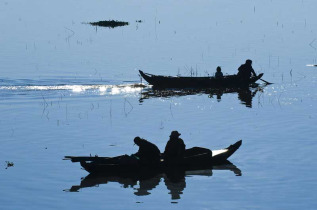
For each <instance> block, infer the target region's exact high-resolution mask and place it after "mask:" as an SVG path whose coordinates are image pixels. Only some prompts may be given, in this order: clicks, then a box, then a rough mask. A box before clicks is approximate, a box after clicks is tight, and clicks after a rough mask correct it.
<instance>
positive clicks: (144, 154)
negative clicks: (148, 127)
mask: <svg viewBox="0 0 317 210" xmlns="http://www.w3.org/2000/svg"><path fill="white" fill-rule="evenodd" d="M134 143H135V144H136V145H138V146H139V151H138V152H137V153H135V154H134V155H135V156H137V157H138V158H139V160H140V163H141V164H145V165H147V164H158V163H159V162H160V155H161V152H160V150H159V148H157V146H156V145H155V144H153V143H151V142H149V141H147V140H145V139H141V138H140V137H138V136H137V137H135V138H134Z"/></svg>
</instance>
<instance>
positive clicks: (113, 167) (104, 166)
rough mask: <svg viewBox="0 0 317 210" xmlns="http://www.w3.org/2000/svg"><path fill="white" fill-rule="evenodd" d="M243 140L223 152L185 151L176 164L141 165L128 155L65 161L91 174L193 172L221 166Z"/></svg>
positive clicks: (198, 148)
mask: <svg viewBox="0 0 317 210" xmlns="http://www.w3.org/2000/svg"><path fill="white" fill-rule="evenodd" d="M241 144H242V140H240V141H237V142H236V143H234V144H232V145H230V146H229V147H227V148H225V149H221V150H213V151H211V150H209V149H206V148H201V147H193V148H190V149H187V150H186V151H185V155H184V158H183V159H182V160H181V161H177V162H175V163H171V162H166V161H165V160H164V159H163V158H162V159H161V161H160V163H158V164H157V165H143V164H142V165H141V164H140V163H139V161H138V160H137V159H136V158H133V155H132V156H128V155H122V156H117V157H90V156H65V158H64V160H71V161H72V162H80V165H81V166H82V167H83V168H84V169H85V170H86V171H88V172H89V173H110V172H113V173H118V174H121V173H127V172H131V171H139V170H141V171H142V170H151V171H164V170H167V169H168V168H182V169H184V170H192V169H197V168H202V167H207V166H214V165H221V164H224V163H226V162H227V159H228V158H229V157H230V156H231V155H232V154H233V153H234V152H235V151H237V150H238V149H239V147H240V146H241Z"/></svg>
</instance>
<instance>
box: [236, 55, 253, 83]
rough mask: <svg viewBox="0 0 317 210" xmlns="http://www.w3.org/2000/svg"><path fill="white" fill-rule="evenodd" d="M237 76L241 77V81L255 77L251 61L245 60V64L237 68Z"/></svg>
mask: <svg viewBox="0 0 317 210" xmlns="http://www.w3.org/2000/svg"><path fill="white" fill-rule="evenodd" d="M238 71H239V72H238V76H239V77H241V78H242V79H243V80H245V79H246V80H247V79H250V77H251V76H253V77H256V73H255V71H254V69H253V68H252V60H249V59H248V60H246V61H245V64H242V65H241V66H240V67H239V68H238Z"/></svg>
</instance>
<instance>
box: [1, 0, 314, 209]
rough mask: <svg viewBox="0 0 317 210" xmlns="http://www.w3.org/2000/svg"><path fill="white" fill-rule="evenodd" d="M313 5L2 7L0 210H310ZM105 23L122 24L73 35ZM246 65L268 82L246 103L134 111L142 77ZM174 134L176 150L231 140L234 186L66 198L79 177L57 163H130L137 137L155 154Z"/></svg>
mask: <svg viewBox="0 0 317 210" xmlns="http://www.w3.org/2000/svg"><path fill="white" fill-rule="evenodd" d="M316 6H317V3H316V2H315V1H313V0H310V1H308V0H303V1H288V2H287V3H286V2H281V1H274V0H265V1H258V0H254V1H243V2H236V1H230V0H226V1H217V0H216V1H187V2H180V1H165V2H156V1H136V0H135V1H129V2H126V1H106V2H104V1H89V2H87V1H67V2H64V1H54V2H47V1H38V0H32V1H19V0H13V1H2V0H0V28H1V36H0V46H1V47H0V186H1V188H0V207H1V208H0V209H15V210H16V209H87V208H93V209H162V208H165V209H172V208H173V209H174V208H177V209H193V208H196V209H299V208H302V209H315V206H316V204H317V194H316V191H317V184H316V183H317V178H316V177H317V169H316V168H317V167H316V166H317V165H316V160H317V156H316V153H315V151H316V149H317V144H316V135H317V130H316V124H317V120H316V119H317V118H316V117H317V116H316V106H317V93H316V86H317V85H316V84H317V76H316V72H317V69H316V67H313V66H310V64H316V63H317V62H316V58H317V51H316V48H317V32H316V28H317V21H316V20H317V18H316V11H315V8H316ZM111 19H115V20H122V21H128V22H129V25H128V26H124V27H118V28H114V29H109V28H101V27H97V28H96V27H93V26H90V25H88V24H83V23H87V22H94V21H100V20H111ZM137 20H142V22H141V23H139V22H136V21H137ZM245 59H252V60H253V67H254V69H255V71H256V72H257V73H260V72H263V73H264V77H263V79H265V80H267V81H270V82H273V83H274V84H272V85H268V86H266V85H265V84H264V83H263V82H260V83H261V84H260V86H259V87H254V88H251V89H250V91H251V92H253V93H254V96H253V97H252V103H251V104H248V103H246V102H245V101H243V100H241V99H240V98H241V96H239V93H237V92H233V93H224V94H223V95H222V96H221V99H217V96H216V95H212V97H211V96H210V95H208V94H204V93H199V94H193V95H184V96H177V95H171V96H168V97H153V96H150V97H148V98H146V97H145V98H144V96H146V95H145V94H146V93H147V92H149V91H151V87H150V86H148V85H147V84H146V83H145V82H144V81H142V82H143V83H144V85H145V87H144V88H142V87H139V86H137V87H136V86H135V84H139V83H140V82H141V80H140V77H139V75H138V70H139V69H142V70H144V71H145V72H149V73H153V74H162V75H177V74H180V75H190V73H191V72H195V73H196V72H197V75H200V76H205V75H212V74H214V72H215V69H216V67H217V66H218V65H220V66H221V67H222V70H223V72H224V73H225V74H234V73H236V72H237V70H236V69H237V68H238V67H239V66H240V65H241V64H242V63H244V61H245ZM172 130H178V131H179V132H180V133H181V134H182V135H181V137H182V139H184V141H185V144H186V147H187V148H189V147H193V146H201V147H207V148H210V149H221V148H224V147H227V146H228V145H230V144H232V143H234V142H235V141H237V140H239V139H242V140H243V144H242V146H241V148H240V149H239V150H238V151H237V152H236V153H235V154H234V155H233V156H232V157H231V158H230V161H231V162H232V163H233V164H234V165H235V166H236V167H237V168H238V169H239V170H241V173H242V175H241V176H236V174H235V173H234V172H233V171H230V170H229V169H226V170H220V169H217V168H215V169H213V170H212V171H204V172H196V174H193V173H189V174H188V175H186V176H185V180H183V181H181V182H178V183H170V182H169V181H168V178H167V177H166V176H164V175H158V176H157V177H154V178H152V179H149V180H146V181H145V182H139V181H135V182H131V180H118V178H109V180H108V183H104V182H106V181H107V179H104V180H103V182H100V183H99V185H96V186H94V187H86V188H82V189H79V190H78V192H69V190H70V189H71V187H72V186H78V185H80V183H81V178H82V177H86V176H87V175H88V173H87V172H86V171H84V170H81V167H80V165H79V164H76V163H71V162H70V161H66V160H62V159H63V157H64V156H65V155H96V154H97V155H99V156H116V155H121V154H132V153H134V152H136V151H137V147H136V146H133V138H134V137H135V136H141V137H143V138H145V139H148V140H149V141H151V142H153V143H155V144H156V145H157V146H158V147H159V148H160V150H161V151H163V150H164V147H165V144H166V142H167V140H168V136H169V134H170V132H171V131H172ZM6 161H9V162H12V163H13V164H14V165H13V166H11V167H7V162H6ZM129 183H130V184H129ZM173 189H174V190H175V191H178V192H179V193H178V196H176V197H175V196H173V195H172V194H173V193H172V191H173ZM173 192H174V191H173ZM145 194H146V195H145Z"/></svg>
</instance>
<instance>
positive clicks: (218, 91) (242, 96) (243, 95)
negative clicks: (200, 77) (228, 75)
mask: <svg viewBox="0 0 317 210" xmlns="http://www.w3.org/2000/svg"><path fill="white" fill-rule="evenodd" d="M263 88H264V86H258V85H257V86H255V87H251V88H212V89H161V90H160V89H153V88H149V89H145V91H143V92H142V93H141V98H140V100H139V101H140V103H142V102H144V100H145V99H149V98H170V97H175V96H188V95H202V94H207V95H208V97H209V98H214V97H216V98H217V101H218V102H220V101H221V97H222V96H223V95H224V94H230V93H231V94H234V93H237V94H238V99H239V100H240V101H241V104H244V105H245V106H246V107H249V108H252V99H253V97H254V96H255V95H256V93H257V92H258V91H260V92H263Z"/></svg>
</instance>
